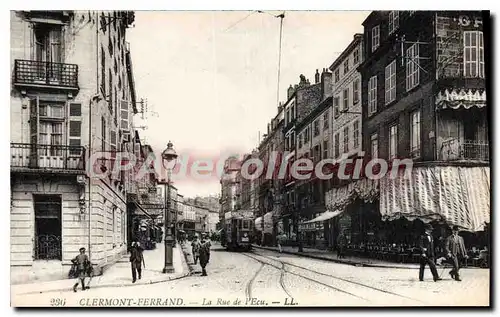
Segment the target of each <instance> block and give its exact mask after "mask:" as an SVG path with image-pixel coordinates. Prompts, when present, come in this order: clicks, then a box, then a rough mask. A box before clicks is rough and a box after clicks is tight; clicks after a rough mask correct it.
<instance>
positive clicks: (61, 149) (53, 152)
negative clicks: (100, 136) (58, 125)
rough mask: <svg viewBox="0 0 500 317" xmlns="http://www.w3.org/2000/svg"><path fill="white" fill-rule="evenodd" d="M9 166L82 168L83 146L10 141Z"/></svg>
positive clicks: (61, 168)
mask: <svg viewBox="0 0 500 317" xmlns="http://www.w3.org/2000/svg"><path fill="white" fill-rule="evenodd" d="M10 166H11V168H12V167H14V168H15V167H17V168H31V169H59V170H82V171H83V170H84V169H85V148H84V147H83V146H69V145H46V144H28V143H11V144H10Z"/></svg>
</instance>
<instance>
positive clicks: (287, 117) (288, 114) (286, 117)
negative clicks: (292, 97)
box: [285, 109, 290, 124]
mask: <svg viewBox="0 0 500 317" xmlns="http://www.w3.org/2000/svg"><path fill="white" fill-rule="evenodd" d="M285 122H286V124H289V123H290V109H287V111H286V112H285Z"/></svg>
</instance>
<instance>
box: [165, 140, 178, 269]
mask: <svg viewBox="0 0 500 317" xmlns="http://www.w3.org/2000/svg"><path fill="white" fill-rule="evenodd" d="M161 158H162V161H163V166H164V167H165V168H166V169H167V182H166V183H165V184H164V185H165V195H164V203H165V205H164V216H163V222H164V226H165V265H164V267H163V273H173V272H174V266H173V259H172V247H173V242H174V239H173V238H172V231H171V230H172V228H171V222H172V221H171V219H170V208H169V206H170V178H171V176H172V169H173V168H174V167H175V163H176V159H177V153H175V150H174V145H173V144H172V142H170V141H168V144H167V148H166V149H165V151H163V153H162V154H161ZM171 163H173V164H171ZM167 202H168V204H167Z"/></svg>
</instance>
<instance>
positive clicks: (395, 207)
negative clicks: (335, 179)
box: [326, 11, 490, 244]
mask: <svg viewBox="0 0 500 317" xmlns="http://www.w3.org/2000/svg"><path fill="white" fill-rule="evenodd" d="M485 20H486V21H487V20H488V16H487V15H485V14H483V13H482V12H478V11H476V12H466V11H460V12H453V11H447V12H436V11H374V12H372V13H371V14H370V15H369V16H368V17H367V19H366V20H365V21H364V23H363V26H364V50H363V55H364V60H363V62H362V64H361V65H360V66H359V68H358V70H359V71H360V73H361V77H362V85H361V86H362V98H361V100H362V113H363V114H362V121H363V124H362V126H363V150H364V152H365V156H367V157H368V158H369V159H381V160H383V161H384V162H386V164H387V165H388V166H389V167H390V166H391V164H393V163H394V162H396V161H395V160H396V159H407V160H408V161H411V162H412V168H411V170H410V171H409V172H410V173H411V175H410V178H409V180H404V173H405V171H399V173H398V174H397V177H395V178H390V177H382V178H380V180H366V179H362V180H361V181H360V182H358V184H357V185H356V186H347V188H338V189H334V190H332V192H331V193H328V195H327V197H326V200H328V201H329V204H330V206H331V208H335V209H339V210H341V211H345V212H346V214H348V215H349V218H350V219H351V221H350V222H351V225H347V224H344V227H345V228H347V231H348V233H349V238H350V240H351V241H352V243H353V244H359V243H364V244H366V243H385V242H387V241H389V240H390V239H391V238H390V237H389V236H388V235H386V236H377V235H376V234H375V232H376V231H377V230H378V229H377V228H378V227H379V226H380V220H386V221H387V220H389V221H392V220H396V219H418V220H419V224H417V225H415V226H417V227H418V226H419V225H421V222H432V223H433V225H434V226H435V227H437V228H438V229H437V230H438V231H439V233H440V235H441V236H445V235H446V234H447V233H446V230H448V226H449V225H458V226H460V227H462V228H464V230H467V231H471V232H476V231H480V230H482V229H483V228H484V224H485V223H486V222H489V213H490V211H489V210H490V205H489V195H487V193H489V174H490V173H489V133H488V126H487V109H486V107H485V105H486V93H487V92H486V85H485V79H486V73H487V71H486V70H485V69H488V67H485V66H486V65H485V63H486V61H485V59H484V50H485V49H486V46H485V45H488V44H489V43H487V41H486V38H485V37H484V35H483V31H482V25H483V21H485ZM395 47H397V49H395ZM465 184H474V185H473V186H472V187H474V190H473V189H472V188H471V187H466V186H465ZM353 197H356V198H354V199H353ZM437 202H439V203H437ZM410 222H411V221H410ZM417 227H414V228H417ZM418 234H420V230H406V231H405V232H404V233H399V234H398V237H397V239H398V241H394V242H397V243H400V244H405V243H406V244H408V243H411V241H414V240H415V239H416V237H417V236H418ZM384 241H385V242H384Z"/></svg>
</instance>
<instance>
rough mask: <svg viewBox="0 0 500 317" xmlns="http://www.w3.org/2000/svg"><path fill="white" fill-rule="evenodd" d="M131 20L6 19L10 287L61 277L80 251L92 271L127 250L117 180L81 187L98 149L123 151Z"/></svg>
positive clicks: (55, 14)
mask: <svg viewBox="0 0 500 317" xmlns="http://www.w3.org/2000/svg"><path fill="white" fill-rule="evenodd" d="M133 21H134V13H133V12H128V11H115V12H112V11H110V12H101V11H99V12H98V11H11V34H12V36H11V74H12V87H11V88H12V89H11V118H13V119H12V120H11V142H12V143H11V175H12V176H11V195H12V204H11V242H12V243H11V268H12V273H13V274H12V277H13V281H14V282H15V281H16V280H17V277H19V278H20V280H23V279H24V280H26V279H33V278H37V279H43V278H45V277H42V276H41V275H44V274H45V273H42V272H47V275H50V277H48V276H47V277H46V278H52V277H54V278H63V277H65V276H66V272H67V270H68V268H69V266H70V265H71V262H70V260H71V259H72V258H73V257H74V256H76V255H77V254H78V249H79V248H81V247H86V248H87V253H88V255H89V256H90V260H91V261H92V263H93V264H95V265H96V269H97V271H100V270H101V269H102V268H105V267H107V266H108V265H110V264H112V263H114V262H115V261H116V260H117V259H118V258H120V257H121V256H122V254H123V253H124V252H126V242H127V235H126V230H125V228H126V226H127V225H126V219H127V217H126V212H127V209H126V188H125V185H126V179H125V178H122V177H119V179H111V178H109V177H105V178H102V179H101V178H100V179H96V178H92V182H89V179H88V176H89V175H88V174H87V173H86V170H85V168H87V167H90V166H89V163H90V162H89V157H90V156H94V154H95V153H96V152H98V151H99V152H100V151H104V152H106V151H108V152H113V151H116V150H117V149H120V150H124V151H130V152H131V151H132V149H131V148H127V147H128V146H129V145H130V139H131V138H130V135H131V117H132V113H133V112H134V111H135V112H136V111H137V110H136V108H135V98H136V97H135V88H134V80H133V75H132V65H131V58H130V49H129V46H128V43H127V42H126V39H125V37H126V30H127V27H128V26H129V25H130V24H132V23H133ZM100 163H102V160H101V161H100V162H99V165H100ZM108 163H110V162H109V161H108ZM106 164H107V163H106ZM93 165H95V164H93ZM94 167H96V169H97V166H94ZM108 168H109V165H108ZM87 170H89V171H90V168H88V169H87ZM27 272H29V274H27ZM17 273H20V274H17Z"/></svg>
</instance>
